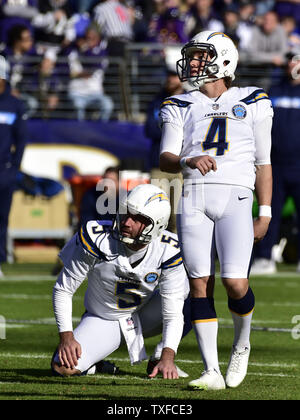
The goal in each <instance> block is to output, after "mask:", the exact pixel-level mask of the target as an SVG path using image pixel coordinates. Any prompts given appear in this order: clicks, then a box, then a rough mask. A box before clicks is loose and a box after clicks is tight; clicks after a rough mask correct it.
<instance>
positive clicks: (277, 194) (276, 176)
mask: <svg viewBox="0 0 300 420" xmlns="http://www.w3.org/2000/svg"><path fill="white" fill-rule="evenodd" d="M269 96H270V99H271V100H272V103H273V107H274V119H273V129H272V154H271V160H272V170H273V198H272V220H271V223H270V225H269V230H268V232H267V234H266V236H265V238H264V239H263V240H262V241H261V242H260V243H259V244H257V245H256V249H255V251H256V252H255V257H256V259H255V260H254V264H253V265H252V269H251V273H252V274H272V273H275V272H276V263H275V261H274V260H273V259H272V248H273V246H274V245H275V244H276V243H277V242H278V240H279V239H280V238H279V231H280V225H281V212H282V208H283V206H284V203H285V201H286V198H287V197H288V196H291V197H292V198H293V199H294V203H295V207H296V211H297V215H298V218H297V220H298V261H299V263H298V267H297V271H298V272H300V217H299V215H300V164H299V162H300V139H299V132H300V118H299V113H300V102H299V97H300V55H299V54H297V55H296V56H294V54H292V53H289V54H288V62H287V66H286V74H285V76H284V78H283V80H282V81H281V83H280V84H278V82H277V83H276V85H275V84H274V86H271V89H270V92H269Z"/></svg>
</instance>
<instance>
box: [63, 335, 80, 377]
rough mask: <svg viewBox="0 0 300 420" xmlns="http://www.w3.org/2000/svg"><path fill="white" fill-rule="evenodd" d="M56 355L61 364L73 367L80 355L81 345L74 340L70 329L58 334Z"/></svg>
mask: <svg viewBox="0 0 300 420" xmlns="http://www.w3.org/2000/svg"><path fill="white" fill-rule="evenodd" d="M59 336H60V343H59V346H58V357H59V361H60V363H61V365H62V366H65V367H67V368H71V369H74V368H75V366H77V364H78V359H80V357H81V345H80V344H79V343H78V342H77V341H76V340H75V338H74V335H73V332H72V331H65V332H62V333H60V334H59Z"/></svg>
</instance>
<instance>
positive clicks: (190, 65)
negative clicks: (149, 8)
mask: <svg viewBox="0 0 300 420" xmlns="http://www.w3.org/2000/svg"><path fill="white" fill-rule="evenodd" d="M237 62H238V51H237V49H236V47H235V45H234V43H233V42H232V40H231V39H230V38H229V37H228V36H227V35H225V34H224V33H221V32H211V31H204V32H200V33H199V34H197V35H196V36H195V37H194V38H193V39H192V40H191V41H190V42H189V43H187V44H186V45H185V46H184V47H183V49H182V59H181V60H179V61H178V62H177V71H178V74H179V76H180V79H181V81H182V82H184V81H187V82H189V84H190V85H192V87H193V88H194V89H193V90H191V91H190V92H188V93H185V94H182V95H176V96H173V97H170V98H167V99H166V100H165V101H164V102H163V104H162V107H161V114H160V117H161V123H162V143H161V151H160V153H161V154H160V169H161V170H163V171H166V172H171V173H177V172H180V171H182V172H183V177H184V186H183V192H182V198H181V202H180V208H179V209H178V216H177V217H178V226H177V228H178V236H179V239H180V243H181V247H182V253H183V259H184V262H185V265H186V268H187V271H188V275H189V279H190V289H191V312H192V322H193V326H194V330H195V333H196V337H197V341H198V345H199V348H200V351H201V354H202V358H203V361H204V368H205V370H204V372H203V374H202V375H201V377H200V378H199V379H196V380H193V381H191V382H190V383H189V386H190V387H192V388H199V389H224V388H225V386H226V385H227V386H228V387H237V386H238V385H239V384H240V383H241V382H242V381H243V379H244V378H245V375H246V372H247V365H248V358H249V353H250V341H249V337H250V329H251V318H252V313H253V309H254V294H253V292H252V290H251V288H250V287H249V283H248V268H249V264H250V259H251V253H252V247H253V242H254V241H258V240H261V239H262V238H263V237H264V236H265V234H266V232H267V229H268V226H269V223H270V220H271V195H272V168H271V162H270V148H271V126H272V117H273V110H272V106H271V102H270V100H269V99H268V96H267V94H266V93H265V92H264V91H263V89H260V88H257V87H244V88H238V87H231V82H232V80H233V79H234V77H235V76H234V73H235V69H236V66H237ZM254 188H255V190H256V195H257V199H258V203H259V217H258V218H257V219H256V220H255V222H254V224H253V219H252V197H253V194H252V191H253V189H254ZM216 253H217V255H218V258H219V261H220V270H221V278H222V282H223V284H224V286H225V289H226V292H227V295H228V307H229V309H230V311H231V313H232V318H233V323H234V341H233V347H232V352H231V357H230V361H229V365H228V368H227V373H226V378H225V381H224V378H223V376H222V374H221V372H220V368H219V362H218V352H217V331H218V320H217V315H216V311H215V306H214V297H213V296H214V283H215V266H214V263H215V255H216ZM225 383H226V385H225Z"/></svg>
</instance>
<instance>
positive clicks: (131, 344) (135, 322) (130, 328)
mask: <svg viewBox="0 0 300 420" xmlns="http://www.w3.org/2000/svg"><path fill="white" fill-rule="evenodd" d="M119 323H120V327H121V331H122V333H123V336H124V338H125V341H126V344H127V348H128V353H129V357H130V362H131V364H132V365H133V364H135V363H140V362H142V361H143V360H146V359H148V356H147V353H146V349H145V344H144V337H143V332H142V326H141V322H140V318H139V316H138V314H137V313H134V314H131V315H127V316H126V317H123V318H120V319H119Z"/></svg>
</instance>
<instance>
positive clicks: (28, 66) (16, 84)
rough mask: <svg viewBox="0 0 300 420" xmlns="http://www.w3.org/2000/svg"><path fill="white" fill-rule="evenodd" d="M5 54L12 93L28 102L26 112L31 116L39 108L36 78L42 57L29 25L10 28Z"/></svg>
mask: <svg viewBox="0 0 300 420" xmlns="http://www.w3.org/2000/svg"><path fill="white" fill-rule="evenodd" d="M3 55H4V56H5V57H6V59H7V62H8V64H9V81H10V86H11V93H12V94H13V95H15V96H16V97H18V98H20V99H21V100H23V101H24V102H25V103H26V113H27V115H28V117H30V116H32V114H34V112H35V111H36V110H37V108H38V101H37V99H36V97H35V94H36V93H37V92H36V83H34V80H35V79H36V72H37V71H38V66H39V62H40V61H41V59H42V57H40V56H38V54H37V51H36V49H35V47H34V45H33V38H32V35H31V32H30V30H29V29H28V27H27V26H25V25H21V24H20V25H15V26H12V27H11V28H10V30H9V33H8V46H7V48H6V49H5V50H4V51H3Z"/></svg>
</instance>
